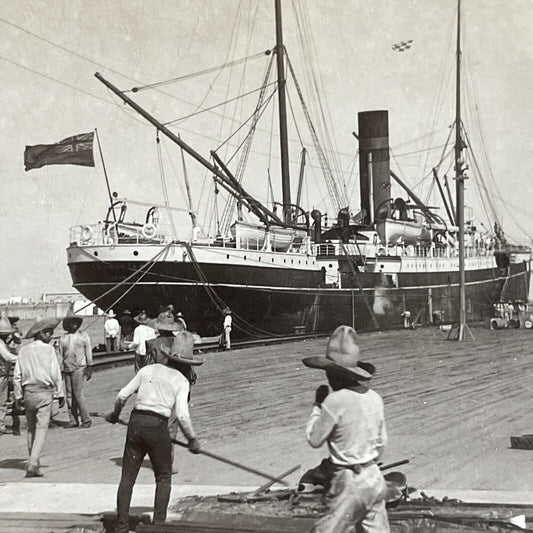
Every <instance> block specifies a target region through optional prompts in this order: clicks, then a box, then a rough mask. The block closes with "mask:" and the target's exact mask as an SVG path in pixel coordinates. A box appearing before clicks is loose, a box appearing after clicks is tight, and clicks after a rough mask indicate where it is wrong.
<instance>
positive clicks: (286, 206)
mask: <svg viewBox="0 0 533 533" xmlns="http://www.w3.org/2000/svg"><path fill="white" fill-rule="evenodd" d="M275 6H276V60H277V67H278V101H279V142H280V149H281V184H282V193H283V220H284V222H285V224H291V222H292V221H291V182H290V175H289V143H288V136H287V103H286V94H285V87H286V84H287V80H286V79H285V65H284V60H283V59H284V53H285V49H284V46H283V29H282V25H281V0H275Z"/></svg>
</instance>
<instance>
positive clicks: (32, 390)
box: [0, 306, 389, 533]
mask: <svg viewBox="0 0 533 533" xmlns="http://www.w3.org/2000/svg"><path fill="white" fill-rule="evenodd" d="M180 318H181V317H179V316H178V317H176V316H175V315H174V313H173V308H172V307H171V306H169V307H167V308H166V309H165V310H163V311H162V312H161V313H160V314H159V316H158V317H157V318H156V319H155V320H152V321H149V319H148V317H143V316H142V314H139V315H137V316H136V317H135V320H136V322H137V323H138V324H139V326H141V325H145V326H148V327H150V328H151V329H152V330H154V332H155V331H157V332H158V333H159V336H156V335H155V334H154V337H153V338H152V339H146V337H144V339H145V340H144V342H145V348H146V351H145V353H144V356H145V358H144V360H139V362H140V364H139V368H138V371H137V372H136V374H135V376H134V377H133V379H132V380H131V381H130V382H129V383H128V384H127V385H126V386H125V387H123V388H122V389H121V390H120V392H119V393H118V395H117V397H116V400H115V403H114V406H113V410H112V411H111V412H110V413H109V414H108V415H106V420H107V421H108V422H110V423H116V422H118V421H119V416H120V413H121V411H122V408H123V407H124V404H125V403H126V401H127V400H128V398H130V397H131V396H132V395H133V394H134V393H136V394H137V397H136V400H135V406H134V409H133V411H132V413H131V416H130V419H129V422H128V432H127V436H126V443H125V447H124V455H123V462H122V475H121V480H120V484H119V488H118V494H117V510H118V526H117V529H116V531H117V532H119V533H125V532H127V531H128V515H129V507H130V502H131V496H132V490H133V486H134V483H135V479H136V477H137V474H138V472H139V469H140V467H141V464H142V462H143V459H144V457H145V456H146V455H148V456H149V458H150V461H151V463H152V466H153V469H154V474H155V481H156V491H155V501H154V523H156V524H157V523H163V522H165V519H166V513H167V507H168V502H169V498H170V489H171V476H172V473H173V471H176V469H175V468H173V445H172V441H173V439H175V438H176V432H177V430H178V428H181V430H182V432H183V434H184V435H185V437H186V438H187V439H188V443H189V450H190V451H191V452H192V453H201V448H200V445H199V442H198V439H197V436H196V433H195V431H194V428H193V425H192V422H191V418H190V414H189V400H190V394H191V387H192V385H194V383H195V382H196V377H197V376H196V372H195V370H194V368H195V367H197V366H199V365H201V364H202V363H203V362H202V361H199V360H198V359H195V357H194V355H193V345H194V337H193V335H192V334H191V333H190V332H188V331H187V330H186V324H185V323H184V321H182V320H180ZM58 323H59V320H58V319H46V320H41V321H38V322H36V323H35V324H34V325H33V326H32V327H31V328H30V330H29V331H28V332H27V333H26V338H27V339H30V338H31V339H33V341H32V342H30V343H29V344H27V345H25V346H23V347H21V348H20V349H19V350H18V356H15V357H16V363H15V372H14V388H15V391H14V392H15V399H16V402H17V407H18V408H19V409H20V408H22V407H24V408H25V411H26V418H27V425H28V451H29V455H30V458H29V461H28V465H27V468H26V476H27V477H39V476H42V472H41V471H40V464H39V457H40V453H41V450H42V447H43V445H44V440H45V437H46V431H47V428H48V423H49V421H50V414H51V408H52V402H53V399H54V396H56V397H57V398H58V399H59V402H60V406H62V404H64V398H65V393H64V391H63V381H62V376H61V371H60V367H59V364H58V358H57V356H56V352H55V350H54V349H53V347H52V346H51V345H50V340H51V338H52V334H53V331H54V329H55V327H56V326H57V325H58ZM80 325H81V319H80V318H77V317H66V318H65V319H64V320H63V327H64V329H65V331H66V334H65V335H64V336H63V337H62V338H61V341H60V351H61V353H62V354H63V370H64V376H63V377H64V380H65V386H66V389H67V397H69V398H70V400H69V413H71V422H72V425H74V424H76V423H77V416H76V414H75V413H77V415H78V416H79V417H81V424H82V426H83V425H84V424H85V427H87V423H88V422H89V423H90V419H89V420H87V419H86V418H84V417H85V416H86V409H85V405H84V397H83V394H82V392H81V394H80V389H81V391H83V387H80V383H83V380H84V379H90V377H91V368H90V367H91V363H92V358H91V356H90V355H88V354H87V352H86V347H87V339H86V338H85V335H86V334H83V333H81V332H79V327H80ZM12 333H14V328H13V326H12V325H11V324H10V323H9V320H8V319H7V317H4V316H2V319H1V320H0V355H1V356H2V359H3V360H7V359H9V357H8V358H7V359H6V356H5V353H6V350H4V347H5V348H6V349H7V351H8V352H9V354H11V355H14V354H15V353H16V351H17V350H16V348H13V346H12V344H13V343H14V344H16V341H11V340H9V339H8V336H9V335H10V334H12ZM138 339H139V336H138V337H137V341H138ZM135 342H136V340H135V332H134V334H133V340H132V343H135ZM89 347H90V343H89ZM89 351H90V350H89ZM82 354H85V355H82ZM12 362H13V360H12V359H11V360H10V364H12ZM65 362H66V364H65ZM143 363H144V364H143ZM303 363H304V364H305V365H306V366H309V367H311V368H318V369H322V370H325V372H326V377H327V380H328V385H320V386H319V387H318V388H317V390H316V392H315V398H314V405H313V408H312V411H311V415H310V418H309V421H308V424H307V427H306V431H305V432H306V437H307V441H308V442H309V444H310V445H311V446H312V447H315V448H318V447H320V446H322V445H323V444H327V447H328V451H329V456H328V458H327V459H325V461H323V462H322V464H321V467H319V468H317V469H313V471H309V472H308V473H307V474H306V475H307V479H308V480H309V479H310V480H311V482H313V480H312V478H313V472H314V471H318V470H320V475H319V476H318V477H320V483H321V484H322V485H323V487H324V490H325V500H326V502H327V504H328V510H327V512H326V514H325V515H324V516H323V517H322V518H320V519H319V520H318V521H317V522H316V523H315V525H314V527H313V529H312V531H313V533H330V532H331V533H333V532H345V531H346V532H347V531H352V530H353V527H354V525H355V524H357V531H363V532H380V533H387V532H388V531H389V525H388V520H387V513H386V509H385V499H386V483H385V480H384V478H383V476H382V474H381V470H380V468H379V465H378V460H379V458H380V457H381V454H382V452H383V449H384V447H385V445H386V444H387V432H386V428H385V419H384V406H383V400H382V399H381V397H380V396H379V394H378V393H377V392H375V391H373V390H372V389H371V388H370V379H371V378H372V376H373V375H374V373H375V367H374V366H373V365H372V364H370V363H367V362H363V361H361V360H360V350H359V347H358V345H357V337H356V332H355V330H354V329H353V328H351V327H349V326H340V327H339V328H337V329H336V330H335V331H334V332H333V333H332V335H331V337H330V338H329V341H328V344H327V348H326V353H325V355H324V356H313V357H306V358H304V359H303ZM1 378H2V374H0V379H1ZM2 387H3V382H2V381H0V391H2V390H3V389H2ZM76 402H77V405H76V409H77V411H76V410H75V407H74V404H75V403H76ZM80 402H81V405H80ZM324 464H326V467H325V468H322V466H323V465H324ZM325 473H326V474H325ZM304 477H305V476H304ZM324 478H326V479H324ZM317 484H318V482H317Z"/></svg>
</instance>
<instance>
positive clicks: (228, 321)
mask: <svg viewBox="0 0 533 533" xmlns="http://www.w3.org/2000/svg"><path fill="white" fill-rule="evenodd" d="M222 314H223V315H224V323H223V327H224V342H225V347H226V350H231V325H232V318H231V309H230V308H229V307H225V308H224V309H223V310H222Z"/></svg>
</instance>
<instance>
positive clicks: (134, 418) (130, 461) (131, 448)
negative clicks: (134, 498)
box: [115, 410, 172, 533]
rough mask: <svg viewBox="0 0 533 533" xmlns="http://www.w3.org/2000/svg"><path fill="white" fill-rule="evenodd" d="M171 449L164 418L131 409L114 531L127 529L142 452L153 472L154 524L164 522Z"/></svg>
mask: <svg viewBox="0 0 533 533" xmlns="http://www.w3.org/2000/svg"><path fill="white" fill-rule="evenodd" d="M171 450H172V444H171V442H170V436H169V433H168V420H167V419H165V418H163V417H160V416H158V415H156V414H155V413H150V412H149V411H135V410H134V411H132V414H131V416H130V421H129V424H128V435H127V437H126V445H125V446H124V456H123V458H122V477H121V478H120V485H119V487H118V494H117V511H118V524H117V529H116V530H115V531H116V532H117V533H126V532H127V531H129V529H128V516H129V511H130V503H131V494H132V491H133V485H134V484H135V480H136V479H137V474H138V473H139V469H140V468H141V465H142V462H143V460H144V458H145V456H146V454H148V457H150V461H151V462H152V467H153V469H154V474H155V483H156V486H155V500H154V524H163V523H164V522H165V520H166V518H167V507H168V501H169V499H170V488H171V485H170V481H171V476H172V473H171V470H172V461H171Z"/></svg>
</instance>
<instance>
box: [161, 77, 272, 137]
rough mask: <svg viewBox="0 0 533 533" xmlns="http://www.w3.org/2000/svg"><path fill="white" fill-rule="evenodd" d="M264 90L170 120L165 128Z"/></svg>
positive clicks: (259, 88) (254, 90) (241, 95)
mask: <svg viewBox="0 0 533 533" xmlns="http://www.w3.org/2000/svg"><path fill="white" fill-rule="evenodd" d="M275 83H276V82H272V83H269V84H268V85H267V87H268V86H270V85H275ZM264 89H265V87H264V86H262V87H258V88H257V89H252V90H251V91H248V92H245V93H243V94H239V96H236V97H235V98H230V99H229V100H226V101H224V102H221V103H219V104H215V105H212V106H210V107H205V108H204V109H201V110H200V111H195V112H194V113H190V114H189V115H185V116H183V117H180V118H175V119H174V120H170V121H169V122H163V126H172V125H174V124H178V123H179V122H184V121H186V120H187V119H189V118H191V117H195V116H197V115H201V114H202V113H205V112H207V111H212V110H213V109H216V108H217V107H221V106H225V105H226V104H229V103H231V102H235V101H236V100H240V99H241V98H244V97H245V96H249V95H250V94H254V93H257V92H259V91H263V90H264Z"/></svg>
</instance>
